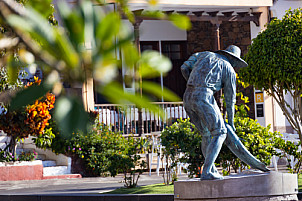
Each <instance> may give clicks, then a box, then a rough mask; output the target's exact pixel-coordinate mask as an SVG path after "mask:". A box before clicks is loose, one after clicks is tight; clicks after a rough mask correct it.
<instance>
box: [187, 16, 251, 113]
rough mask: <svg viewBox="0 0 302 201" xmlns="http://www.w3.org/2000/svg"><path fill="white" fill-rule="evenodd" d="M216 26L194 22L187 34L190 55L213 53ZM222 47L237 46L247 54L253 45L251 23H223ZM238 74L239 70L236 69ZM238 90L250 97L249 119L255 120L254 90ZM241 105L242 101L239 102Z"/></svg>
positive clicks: (221, 29) (221, 26)
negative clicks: (204, 52) (202, 52)
mask: <svg viewBox="0 0 302 201" xmlns="http://www.w3.org/2000/svg"><path fill="white" fill-rule="evenodd" d="M215 30H216V25H213V24H211V22H192V29H191V30H189V31H188V33H187V37H188V38H187V42H188V43H187V47H188V55H192V54H193V53H195V52H201V51H212V50H213V49H214V47H215V37H216V32H215ZM219 31H220V47H221V49H225V48H226V47H227V46H229V45H237V46H239V47H240V48H241V51H242V54H241V55H244V54H246V53H247V49H248V46H249V45H250V44H251V31H250V22H223V23H222V24H221V25H220V28H219ZM235 70H236V72H238V69H235ZM237 88H238V90H240V91H242V92H243V94H244V95H246V96H248V97H249V100H250V102H249V103H248V104H247V105H248V106H249V108H250V111H249V112H248V114H249V117H251V118H253V119H254V118H255V108H254V90H253V87H252V86H250V87H248V88H246V89H243V88H242V87H240V86H238V87H237ZM237 102H238V103H239V104H240V102H241V101H240V100H237Z"/></svg>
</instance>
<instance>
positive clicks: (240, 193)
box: [174, 171, 298, 201]
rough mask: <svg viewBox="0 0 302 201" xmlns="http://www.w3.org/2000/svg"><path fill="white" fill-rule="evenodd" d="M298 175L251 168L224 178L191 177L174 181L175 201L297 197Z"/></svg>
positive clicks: (271, 200)
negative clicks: (264, 171) (263, 171)
mask: <svg viewBox="0 0 302 201" xmlns="http://www.w3.org/2000/svg"><path fill="white" fill-rule="evenodd" d="M297 193H298V179H297V175H296V174H289V173H279V172H274V171H271V172H268V173H259V172H256V171H254V172H252V171H249V172H247V173H244V174H237V175H232V176H226V177H225V179H223V180H202V181H200V180H199V179H190V180H186V181H178V182H175V184H174V201H189V200H194V201H197V200H202V201H205V200H207V201H214V200H215V201H216V200H219V201H220V200H223V201H231V200H232V201H264V200H265V201H277V200H298V198H297Z"/></svg>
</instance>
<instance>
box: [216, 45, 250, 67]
mask: <svg viewBox="0 0 302 201" xmlns="http://www.w3.org/2000/svg"><path fill="white" fill-rule="evenodd" d="M216 53H218V54H222V55H225V56H227V57H228V59H230V60H231V62H232V65H233V67H247V65H248V64H247V63H246V62H245V61H244V60H243V59H241V58H240V54H241V50H240V48H239V47H237V46H236V45H230V46H228V47H227V48H226V49H225V50H218V51H216Z"/></svg>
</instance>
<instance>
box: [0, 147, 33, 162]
mask: <svg viewBox="0 0 302 201" xmlns="http://www.w3.org/2000/svg"><path fill="white" fill-rule="evenodd" d="M37 155H38V154H37V153H36V152H35V151H33V152H21V153H20V154H19V155H17V156H16V157H14V155H13V154H12V153H8V152H6V151H5V150H2V149H0V162H15V161H33V160H35V159H36V158H37Z"/></svg>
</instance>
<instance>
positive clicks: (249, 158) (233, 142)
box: [224, 123, 270, 172]
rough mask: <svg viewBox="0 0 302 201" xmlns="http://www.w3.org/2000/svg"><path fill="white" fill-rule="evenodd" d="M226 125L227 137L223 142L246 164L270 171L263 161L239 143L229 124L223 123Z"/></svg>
mask: <svg viewBox="0 0 302 201" xmlns="http://www.w3.org/2000/svg"><path fill="white" fill-rule="evenodd" d="M225 125H226V127H227V138H226V140H225V141H224V144H225V145H226V146H227V147H228V148H229V149H230V150H231V151H232V152H233V153H234V154H235V155H236V156H237V157H238V158H239V159H240V160H242V161H243V162H244V163H246V164H248V165H249V166H251V167H252V168H255V169H258V170H261V171H263V172H268V171H270V170H269V169H268V168H267V167H266V166H265V164H264V163H262V162H261V161H259V160H258V159H256V158H255V157H254V156H253V155H252V154H251V153H250V152H249V151H248V150H247V149H246V148H245V146H244V145H243V144H242V143H241V141H240V140H239V138H238V136H237V135H236V134H235V132H234V131H233V129H232V127H231V126H230V125H229V124H227V123H226V124H225Z"/></svg>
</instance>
